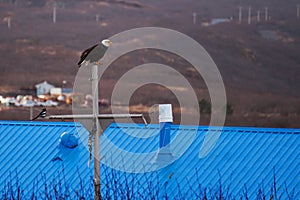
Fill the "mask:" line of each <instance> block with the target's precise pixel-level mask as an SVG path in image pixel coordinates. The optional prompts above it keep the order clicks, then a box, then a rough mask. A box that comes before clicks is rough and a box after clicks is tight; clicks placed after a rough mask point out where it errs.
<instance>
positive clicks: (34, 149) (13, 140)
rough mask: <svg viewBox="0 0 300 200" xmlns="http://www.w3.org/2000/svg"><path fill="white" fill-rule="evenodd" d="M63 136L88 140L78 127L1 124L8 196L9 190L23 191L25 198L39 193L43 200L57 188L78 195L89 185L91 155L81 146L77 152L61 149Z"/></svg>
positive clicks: (0, 180)
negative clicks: (67, 134) (77, 135)
mask: <svg viewBox="0 0 300 200" xmlns="http://www.w3.org/2000/svg"><path fill="white" fill-rule="evenodd" d="M64 132H75V133H76V134H80V135H81V138H83V139H84V137H87V136H88V134H87V131H86V130H85V129H84V128H83V127H82V126H81V125H80V124H76V123H66V122H63V123H60V122H53V123H52V122H16V121H0V152H1V153H0V163H1V169H0V188H1V189H2V191H6V193H7V194H9V193H10V192H9V191H10V190H13V191H16V190H17V189H18V188H19V187H20V188H21V189H22V195H21V196H22V197H23V198H26V199H27V198H29V197H30V196H31V195H32V194H33V193H36V195H39V196H38V197H39V199H40V198H42V197H45V196H46V195H50V194H51V193H52V194H54V192H53V190H54V187H59V185H60V186H61V187H62V188H61V192H63V193H64V192H65V190H66V189H69V190H70V193H73V194H75V193H74V191H75V190H80V186H81V185H87V184H88V183H90V181H89V179H90V176H91V175H92V174H91V170H89V169H88V168H87V167H86V163H87V159H88V155H89V154H88V151H87V150H86V148H85V146H84V145H82V142H81V143H80V144H79V146H77V147H76V148H74V149H68V148H66V147H63V146H62V145H60V144H59V137H60V135H61V134H62V133H64ZM84 161H85V162H84ZM16 177H17V178H18V180H17V179H16ZM81 177H83V178H81ZM86 177H87V178H86ZM80 178H81V179H80ZM17 181H18V182H17ZM59 181H64V182H63V183H62V182H59ZM80 181H83V182H82V183H81V182H80ZM62 185H63V186H62ZM46 186H48V189H47V190H48V192H47V191H45V189H46V188H45V187H46ZM82 189H83V190H88V189H89V188H87V187H84V188H82ZM42 191H43V192H42Z"/></svg>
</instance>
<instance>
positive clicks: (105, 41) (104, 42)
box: [101, 39, 112, 47]
mask: <svg viewBox="0 0 300 200" xmlns="http://www.w3.org/2000/svg"><path fill="white" fill-rule="evenodd" d="M101 43H102V44H103V45H104V46H106V47H109V46H110V45H111V44H112V42H111V41H110V40H108V39H105V40H102V42H101Z"/></svg>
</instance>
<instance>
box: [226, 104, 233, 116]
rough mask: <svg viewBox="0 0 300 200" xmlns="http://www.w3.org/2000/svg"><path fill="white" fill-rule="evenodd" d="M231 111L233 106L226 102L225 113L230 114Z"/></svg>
mask: <svg viewBox="0 0 300 200" xmlns="http://www.w3.org/2000/svg"><path fill="white" fill-rule="evenodd" d="M232 113H233V106H232V105H231V104H229V103H227V104H226V114H227V115H232Z"/></svg>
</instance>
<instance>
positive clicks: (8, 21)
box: [7, 17, 11, 28]
mask: <svg viewBox="0 0 300 200" xmlns="http://www.w3.org/2000/svg"><path fill="white" fill-rule="evenodd" d="M7 27H8V28H11V18H10V17H8V18H7Z"/></svg>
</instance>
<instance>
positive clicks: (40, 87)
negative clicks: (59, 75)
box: [35, 81, 55, 96]
mask: <svg viewBox="0 0 300 200" xmlns="http://www.w3.org/2000/svg"><path fill="white" fill-rule="evenodd" d="M54 87H55V86H54V85H51V84H49V83H47V81H44V82H42V83H39V84H36V85H35V88H36V95H37V96H39V95H45V94H49V93H50V90H51V89H52V88H54Z"/></svg>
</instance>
